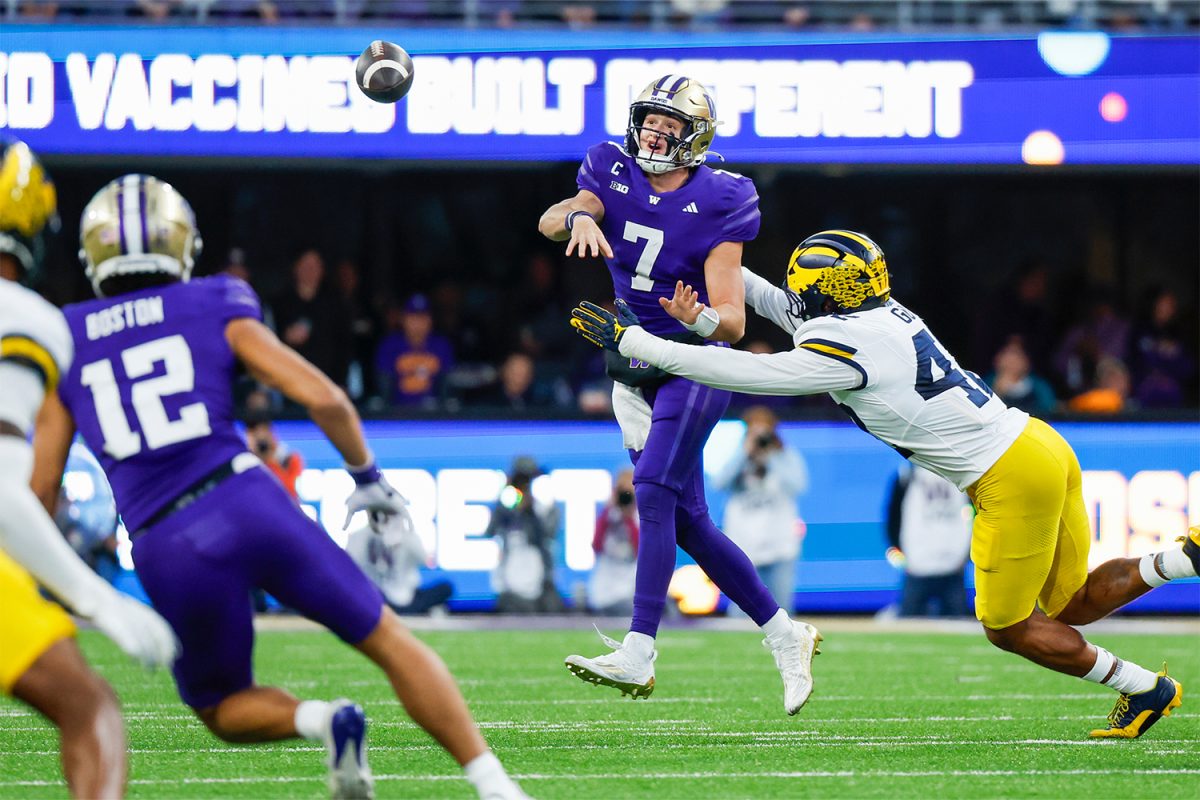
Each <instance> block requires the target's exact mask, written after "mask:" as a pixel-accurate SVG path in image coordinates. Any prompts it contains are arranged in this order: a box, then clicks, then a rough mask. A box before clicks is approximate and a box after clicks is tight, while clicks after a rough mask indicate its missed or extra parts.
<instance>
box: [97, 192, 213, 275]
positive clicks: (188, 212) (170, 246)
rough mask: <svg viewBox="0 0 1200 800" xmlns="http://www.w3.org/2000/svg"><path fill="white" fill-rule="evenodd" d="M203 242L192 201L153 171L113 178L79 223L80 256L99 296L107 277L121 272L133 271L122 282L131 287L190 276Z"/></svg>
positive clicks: (122, 273)
mask: <svg viewBox="0 0 1200 800" xmlns="http://www.w3.org/2000/svg"><path fill="white" fill-rule="evenodd" d="M201 245H202V242H201V240H200V233H199V232H198V231H197V230H196V215H195V214H193V213H192V207H191V206H190V205H188V201H187V200H185V199H184V197H183V195H181V194H180V193H179V192H178V191H176V190H175V187H173V186H171V184H169V183H166V182H164V181H161V180H159V179H158V178H155V177H154V176H152V175H124V176H122V177H120V178H117V179H116V180H114V181H112V182H111V183H109V184H108V185H107V186H105V187H104V188H103V189H101V190H100V191H98V192H96V194H95V196H93V197H92V199H91V201H90V202H89V203H88V204H87V206H86V207H85V208H84V209H83V218H82V219H81V220H80V223H79V246H80V249H79V259H80V260H81V261H82V262H83V266H84V272H86V273H87V276H88V280H90V281H91V282H92V287H93V288H94V289H95V290H96V294H98V295H100V296H104V294H105V292H104V291H102V290H101V287H102V285H103V284H104V282H105V281H108V280H109V279H111V278H115V277H117V276H123V275H128V276H135V278H134V279H133V280H132V281H128V282H127V281H122V282H121V284H125V283H130V284H131V288H136V287H134V286H133V285H132V284H137V283H143V284H146V285H152V284H157V283H166V282H169V281H186V280H188V279H189V278H190V277H191V276H192V267H194V266H195V263H196V259H197V258H198V257H199V255H200V248H201ZM142 279H144V280H142ZM110 288H111V287H110ZM131 288H127V289H124V291H130V290H131ZM118 293H119V292H118Z"/></svg>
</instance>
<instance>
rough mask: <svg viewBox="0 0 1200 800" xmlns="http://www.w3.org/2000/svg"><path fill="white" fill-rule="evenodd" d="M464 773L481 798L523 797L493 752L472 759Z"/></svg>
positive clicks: (489, 751) (464, 768)
mask: <svg viewBox="0 0 1200 800" xmlns="http://www.w3.org/2000/svg"><path fill="white" fill-rule="evenodd" d="M463 772H464V773H466V776H467V780H469V781H470V782H471V785H472V786H474V787H475V791H476V792H478V794H479V796H480V797H514V798H516V797H522V796H523V795H522V794H521V790H520V789H519V788H518V787H517V784H516V783H514V782H513V779H512V778H510V777H508V773H507V772H505V771H504V765H503V764H501V763H500V759H498V758H496V754H495V753H493V752H492V751H491V750H488V751H487V752H484V753H480V754H479V755H477V756H475V758H473V759H471V760H470V761H469V762H468V763H467V765H466V766H465V767H463Z"/></svg>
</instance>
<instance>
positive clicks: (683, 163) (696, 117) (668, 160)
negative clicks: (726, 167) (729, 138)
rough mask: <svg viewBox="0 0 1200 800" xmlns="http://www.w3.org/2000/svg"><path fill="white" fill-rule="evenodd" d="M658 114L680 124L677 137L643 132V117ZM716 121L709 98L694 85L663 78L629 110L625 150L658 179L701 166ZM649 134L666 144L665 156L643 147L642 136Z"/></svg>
mask: <svg viewBox="0 0 1200 800" xmlns="http://www.w3.org/2000/svg"><path fill="white" fill-rule="evenodd" d="M650 114H661V115H663V116H668V117H671V118H673V119H677V120H679V121H680V122H682V123H683V128H682V130H680V132H679V134H678V135H677V136H676V135H671V134H667V133H663V132H661V131H656V130H652V129H647V128H645V121H646V117H647V116H649V115H650ZM716 127H717V120H716V112H715V107H714V105H713V102H712V97H710V96H709V94H708V92H707V90H705V88H704V87H703V86H701V85H700V84H699V83H697V82H696V81H694V80H692V79H690V78H685V77H682V76H678V75H667V76H664V77H662V78H660V79H658V80H657V81H655V82H654V83H651V84H650V85H649V86H647V87H646V88H645V89H643V90H642V92H641V93H640V94H639V95H638V96H637V99H635V100H634V102H633V104H632V105H631V106H630V107H629V124H628V126H627V127H626V130H625V150H626V152H628V153H629V154H630V155H631V156H633V157H634V159H635V160H636V161H637V164H638V166H639V167H641V168H642V170H643V171H644V172H647V173H650V174H652V175H661V174H663V173H665V172H671V171H672V170H676V169H682V168H684V167H697V166H699V165H701V164H703V163H704V160H705V158H706V154H707V152H708V148H709V145H711V144H712V140H713V135H714V133H715V132H716ZM643 130H650V131H651V132H652V133H654V134H655V135H656V136H660V137H663V138H664V139H665V140H666V143H667V148H666V152H665V153H656V152H651V151H649V150H646V149H644V148H643V147H642V143H641V134H642V131H643Z"/></svg>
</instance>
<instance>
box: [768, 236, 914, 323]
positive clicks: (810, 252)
mask: <svg viewBox="0 0 1200 800" xmlns="http://www.w3.org/2000/svg"><path fill="white" fill-rule="evenodd" d="M888 278H889V275H888V271H887V261H886V260H885V258H884V255H883V250H882V249H880V247H879V245H877V244H875V242H873V241H871V239H869V238H868V237H866V236H864V235H863V234H861V233H855V232H854V231H842V230H834V231H822V232H821V233H818V234H814V235H813V236H810V237H808V238H807V239H805V240H804V241H803V242H801V243H800V244H799V246H797V247H796V249H795V251H793V253H792V258H791V260H790V261H789V262H788V271H787V277H786V278H785V279H784V282H783V290H784V293H785V295H786V296H787V299H788V313H789V314H790V315H791V316H793V317H795V318H796V319H799V320H801V321H805V322H806V321H808V320H810V319H813V318H814V317H819V316H823V315H826V314H839V313H841V314H850V313H854V312H856V311H866V310H868V309H872V308H878V307H879V306H881V305H883V304H884V303H886V302H887V301H888V300H889V299H890V298H891V286H890V282H889V280H888Z"/></svg>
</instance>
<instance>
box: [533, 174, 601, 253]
mask: <svg viewBox="0 0 1200 800" xmlns="http://www.w3.org/2000/svg"><path fill="white" fill-rule="evenodd" d="M602 219H604V203H602V202H601V201H600V198H599V197H597V196H596V195H595V194H594V193H592V192H590V191H588V190H587V189H580V190H579V193H578V194H576V195H575V196H574V197H568V198H567V199H566V200H563V201H562V202H559V203H555V204H554V205H552V206H550V207H549V208H548V209H546V212H545V213H544V214H542V218H541V219H540V220H538V231H539V232H540V233H541V234H542V235H543V236H545V237H546V238H547V239H549V240H550V241H552V242H565V241H567V240H570V242H569V243H568V244H567V255H571V254H572V253H575V254H576V255H578V256H579V257H580V258H585V257H587V256H604V257H606V258H612V257H613V252H612V247H610V246H609V244H608V240H607V239H605V238H604V234H603V233H602V232H601V231H600V220H602Z"/></svg>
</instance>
